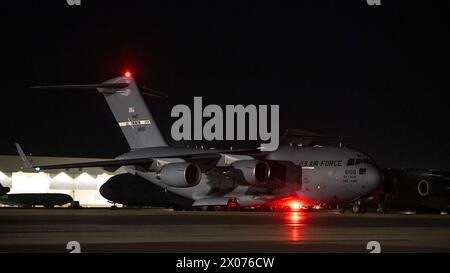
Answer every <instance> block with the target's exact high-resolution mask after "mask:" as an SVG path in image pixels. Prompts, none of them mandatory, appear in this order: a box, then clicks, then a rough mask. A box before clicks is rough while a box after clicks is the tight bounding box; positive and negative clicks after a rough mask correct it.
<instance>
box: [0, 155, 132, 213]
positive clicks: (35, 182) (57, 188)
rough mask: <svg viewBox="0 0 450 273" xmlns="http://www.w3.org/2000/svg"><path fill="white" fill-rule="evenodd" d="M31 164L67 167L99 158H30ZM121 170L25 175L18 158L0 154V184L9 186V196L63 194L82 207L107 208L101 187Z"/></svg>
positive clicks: (72, 170)
mask: <svg viewBox="0 0 450 273" xmlns="http://www.w3.org/2000/svg"><path fill="white" fill-rule="evenodd" d="M29 159H30V161H31V162H36V163H39V165H50V164H66V163H76V162H89V161H99V160H101V159H98V158H95V159H94V158H65V157H37V156H30V157H29ZM124 172H125V170H124V169H123V167H122V168H120V169H118V170H117V171H116V172H114V173H112V172H107V171H105V170H103V169H101V168H80V169H69V170H49V171H46V172H42V171H41V172H35V173H31V172H24V171H23V170H22V168H21V161H20V157H19V156H12V155H0V184H1V185H2V186H3V187H9V188H10V192H9V193H64V194H68V195H70V196H71V197H72V198H73V199H74V200H75V201H79V202H80V205H81V206H83V207H107V206H108V207H109V206H110V205H111V204H110V203H108V201H107V200H106V199H105V198H103V197H102V196H101V195H100V193H99V189H100V187H101V186H102V185H103V184H104V183H105V182H106V181H107V180H108V179H109V178H111V177H112V176H114V175H117V174H120V173H124Z"/></svg>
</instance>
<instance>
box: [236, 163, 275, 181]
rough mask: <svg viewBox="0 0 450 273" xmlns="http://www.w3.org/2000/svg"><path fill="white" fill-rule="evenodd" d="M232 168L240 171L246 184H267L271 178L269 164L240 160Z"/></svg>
mask: <svg viewBox="0 0 450 273" xmlns="http://www.w3.org/2000/svg"><path fill="white" fill-rule="evenodd" d="M231 166H232V167H233V168H234V169H235V170H237V171H239V173H240V174H241V178H242V179H243V180H244V182H246V183H248V184H251V185H256V184H260V183H264V182H267V181H268V180H269V176H270V167H269V164H267V163H266V162H263V161H259V160H238V161H235V162H233V163H232V164H231Z"/></svg>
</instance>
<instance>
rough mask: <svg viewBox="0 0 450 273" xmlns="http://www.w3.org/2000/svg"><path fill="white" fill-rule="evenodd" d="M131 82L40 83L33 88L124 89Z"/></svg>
mask: <svg viewBox="0 0 450 273" xmlns="http://www.w3.org/2000/svg"><path fill="white" fill-rule="evenodd" d="M129 85H130V84H129V83H127V82H117V83H100V84H75V85H70V84H69V85H39V86H33V87H31V88H33V89H96V88H113V89H122V88H125V87H128V86H129Z"/></svg>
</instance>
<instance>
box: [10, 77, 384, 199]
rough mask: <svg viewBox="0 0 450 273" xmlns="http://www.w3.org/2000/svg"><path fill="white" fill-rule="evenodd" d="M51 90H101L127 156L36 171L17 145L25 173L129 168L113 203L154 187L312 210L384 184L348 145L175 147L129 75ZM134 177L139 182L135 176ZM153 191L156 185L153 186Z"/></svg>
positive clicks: (108, 192) (147, 195)
mask: <svg viewBox="0 0 450 273" xmlns="http://www.w3.org/2000/svg"><path fill="white" fill-rule="evenodd" d="M35 88H46V89H97V91H98V92H100V93H101V94H103V95H104V97H105V99H106V101H107V103H108V105H109V107H110V109H111V111H112V113H113V115H114V117H115V119H116V121H117V123H118V125H119V126H120V128H121V130H122V132H123V134H124V136H125V138H126V140H127V142H128V144H129V146H130V151H129V152H127V153H125V154H122V155H119V156H117V157H116V158H114V159H112V160H104V161H96V162H82V163H73V164H58V165H48V166H40V165H36V166H33V165H32V164H31V163H30V161H29V160H28V159H27V158H26V156H25V154H24V152H23V151H22V149H21V148H20V146H19V145H18V144H16V146H17V149H18V152H19V155H20V157H21V160H22V163H23V165H24V167H25V170H30V171H41V170H49V169H69V168H87V167H103V168H104V169H105V170H108V171H114V170H116V169H118V168H119V167H121V166H124V167H125V169H126V171H127V172H128V173H129V174H128V177H127V179H120V178H121V177H123V175H120V176H116V177H113V178H112V179H110V180H111V181H108V182H106V183H105V184H104V185H103V186H102V187H101V189H100V193H101V194H102V195H103V196H104V197H105V198H106V199H108V200H110V201H111V202H113V203H116V202H117V203H122V204H125V205H142V206H144V205H151V204H152V198H153V196H154V194H153V192H152V191H153V190H155V189H156V190H159V191H161V192H165V193H167V192H168V193H170V194H171V195H173V196H176V197H180V198H183V199H184V200H188V201H190V203H189V202H188V204H189V206H192V207H194V208H195V207H202V208H206V207H211V208H212V207H216V208H217V207H220V206H226V205H227V204H229V201H230V200H233V201H234V202H237V203H238V205H239V206H241V207H245V206H253V207H264V206H267V205H268V204H271V203H273V202H276V201H277V200H283V199H284V198H290V197H295V198H298V200H302V202H305V203H304V204H308V205H314V204H318V203H334V204H336V203H343V202H350V201H355V200H358V199H359V198H362V197H364V196H367V195H368V194H371V193H372V192H374V191H375V190H376V189H377V188H378V187H379V185H380V183H381V172H380V169H379V168H378V166H377V165H376V164H375V163H374V162H373V160H371V159H370V157H368V156H367V155H365V154H363V153H361V152H359V151H357V150H354V149H350V148H347V147H326V146H325V147H299V146H297V145H287V146H280V147H279V148H278V149H277V150H275V151H271V152H268V151H267V152H264V151H260V150H258V149H238V150H236V149H233V150H204V149H193V148H184V147H171V146H169V145H168V144H167V143H166V141H165V140H164V138H163V136H162V135H161V132H160V130H159V129H158V126H157V125H156V122H155V120H154V118H153V116H152V114H151V113H150V111H149V109H148V108H147V105H146V103H145V101H144V99H143V97H142V95H141V93H140V91H139V89H138V86H137V85H136V82H135V81H134V78H133V77H132V76H131V75H130V74H129V73H127V74H126V75H124V76H120V77H117V78H114V79H111V80H108V81H106V82H104V83H101V84H88V85H53V86H37V87H35ZM131 175H132V176H138V177H136V182H134V181H133V179H130V177H131ZM155 186H156V187H155Z"/></svg>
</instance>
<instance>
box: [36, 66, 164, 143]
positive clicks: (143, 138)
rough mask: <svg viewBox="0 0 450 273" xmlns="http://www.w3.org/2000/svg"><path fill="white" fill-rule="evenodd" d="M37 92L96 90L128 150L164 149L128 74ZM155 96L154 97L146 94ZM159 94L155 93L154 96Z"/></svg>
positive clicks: (159, 134)
mask: <svg viewBox="0 0 450 273" xmlns="http://www.w3.org/2000/svg"><path fill="white" fill-rule="evenodd" d="M33 88H41V89H97V91H98V92H100V93H102V94H103V95H104V96H105V99H106V102H107V103H108V105H109V108H110V109H111V112H112V113H113V115H114V117H115V118H116V121H117V123H118V125H119V126H120V129H122V132H123V134H124V136H125V138H126V140H127V142H128V144H129V145H130V148H131V149H141V148H149V147H163V146H167V143H166V141H165V140H164V138H163V136H162V134H161V131H160V130H159V128H158V126H157V125H156V122H155V120H154V118H153V116H152V114H151V113H150V111H149V109H148V107H147V105H146V103H145V101H144V99H143V97H142V94H141V93H140V91H139V88H138V86H137V85H136V82H135V81H134V79H133V77H132V76H131V75H125V76H121V77H117V78H114V79H111V80H108V81H106V82H103V83H101V84H85V85H52V86H35V87H33ZM149 95H155V94H149ZM158 95H159V94H156V96H158Z"/></svg>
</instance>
